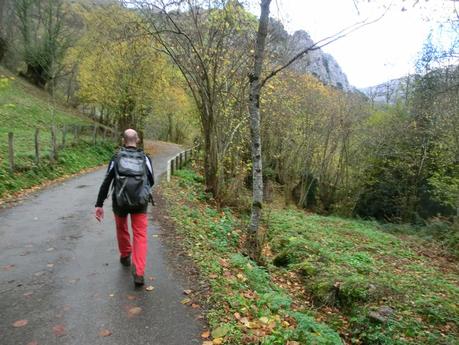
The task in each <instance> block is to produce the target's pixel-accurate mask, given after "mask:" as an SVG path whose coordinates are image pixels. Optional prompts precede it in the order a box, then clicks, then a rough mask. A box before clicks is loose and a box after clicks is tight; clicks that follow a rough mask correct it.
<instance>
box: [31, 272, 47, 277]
mask: <svg viewBox="0 0 459 345" xmlns="http://www.w3.org/2000/svg"><path fill="white" fill-rule="evenodd" d="M43 274H45V272H44V271H40V272H35V273H34V274H33V275H34V276H35V277H39V276H42V275H43Z"/></svg>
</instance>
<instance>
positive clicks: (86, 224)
mask: <svg viewBox="0 0 459 345" xmlns="http://www.w3.org/2000/svg"><path fill="white" fill-rule="evenodd" d="M153 146H154V149H155V151H157V152H158V154H155V155H153V156H152V158H153V164H154V169H155V175H157V176H156V180H158V178H159V175H160V174H161V173H163V172H164V171H165V168H166V161H167V159H168V158H169V157H170V156H172V155H173V154H175V153H176V152H178V151H179V150H180V148H179V147H178V146H176V145H172V144H164V143H154V144H153ZM104 173H105V169H100V170H98V171H96V172H93V173H89V174H86V175H83V176H80V177H76V178H73V179H71V180H68V181H66V182H64V183H61V184H59V185H55V186H53V187H51V188H49V189H47V190H44V191H42V192H40V193H37V194H35V195H34V196H32V197H31V198H30V199H29V200H27V201H25V202H24V203H23V204H21V205H19V206H16V207H13V208H10V209H6V210H2V211H0V343H1V344H2V345H13V344H14V345H21V344H24V345H26V344H29V345H32V344H34V345H36V344H39V345H41V344H46V345H52V344H59V345H67V344H72V345H73V344H74V345H98V344H110V345H130V344H132V345H141V344H151V345H188V344H190V345H191V344H200V343H201V341H200V340H199V334H200V333H201V332H202V329H203V327H204V325H203V324H201V322H200V321H197V316H198V315H197V314H196V313H197V312H196V311H193V310H192V309H191V308H189V307H186V306H184V305H182V304H181V303H180V301H181V300H182V299H183V298H184V296H183V290H184V289H186V288H187V286H184V284H182V283H180V281H181V280H180V279H179V277H177V274H176V273H175V272H174V270H173V269H172V267H170V265H169V264H168V262H167V259H166V256H165V248H164V247H163V245H162V244H161V239H160V237H159V236H158V233H159V232H160V229H159V226H158V224H157V223H155V222H154V221H152V220H150V224H149V228H148V232H149V236H148V237H149V253H148V261H147V270H146V285H152V286H154V290H153V291H151V292H149V291H145V290H144V289H140V290H136V289H134V286H133V283H132V277H131V275H130V271H129V269H127V268H124V267H122V266H121V265H120V263H119V261H118V251H117V244H116V239H115V230H114V221H113V214H112V213H111V202H110V200H107V202H106V203H105V217H106V218H105V220H104V221H103V223H101V224H99V223H98V222H97V221H96V220H95V219H94V216H93V208H94V203H95V199H96V196H97V192H98V188H99V185H100V183H101V182H102V179H103V176H104ZM109 199H110V198H109ZM21 320H27V321H21ZM18 321H19V322H18ZM15 322H16V324H15ZM26 322H27V323H26ZM25 323H26V324H25ZM24 324H25V325H24ZM15 326H20V327H15Z"/></svg>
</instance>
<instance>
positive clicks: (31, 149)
mask: <svg viewBox="0 0 459 345" xmlns="http://www.w3.org/2000/svg"><path fill="white" fill-rule="evenodd" d="M0 123H1V126H0V197H3V196H5V195H8V194H11V193H14V192H17V191H19V190H21V189H24V188H29V187H32V186H34V185H37V184H40V183H41V182H44V181H46V180H51V179H55V178H57V177H60V176H63V175H66V174H71V173H75V172H78V171H80V170H82V169H85V168H89V167H92V166H96V165H99V164H102V163H104V162H105V161H107V160H108V159H109V158H110V157H111V154H112V151H113V148H114V147H113V144H111V143H109V142H104V143H98V145H97V147H93V145H91V144H90V142H91V138H92V130H91V129H90V128H91V126H92V125H93V122H92V121H90V120H89V119H87V118H85V117H83V116H79V115H76V114H74V113H73V111H71V110H68V109H66V108H64V107H63V106H60V105H57V106H56V109H55V112H54V114H53V112H52V108H51V107H50V99H49V96H48V95H47V94H46V92H44V91H41V90H38V89H36V88H34V87H33V86H31V85H29V84H27V83H25V82H24V81H22V80H20V79H15V78H13V77H11V74H9V73H8V72H7V71H5V70H3V69H1V68H0ZM53 123H54V125H55V126H56V128H57V129H58V133H57V142H58V144H59V145H61V144H62V129H63V127H64V126H66V128H67V129H71V128H74V127H75V126H79V127H80V128H84V129H86V132H84V131H82V132H81V133H80V134H79V136H78V141H77V140H75V137H74V135H73V134H74V131H73V130H70V131H69V132H68V133H67V135H66V147H65V148H64V149H61V150H60V151H59V159H58V161H57V162H54V163H51V162H50V160H49V157H50V152H51V126H52V124H53ZM36 128H39V130H40V135H39V143H40V145H39V147H40V163H39V164H36V163H35V146H34V143H35V137H34V136H35V129H36ZM9 132H13V134H14V154H15V167H16V169H15V172H14V173H13V174H11V173H10V172H9V164H8V133H9Z"/></svg>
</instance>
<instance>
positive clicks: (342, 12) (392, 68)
mask: <svg viewBox="0 0 459 345" xmlns="http://www.w3.org/2000/svg"><path fill="white" fill-rule="evenodd" d="M356 3H357V5H358V8H359V11H360V16H359V15H358V12H357V9H356V7H355V5H354V1H353V0H273V2H272V4H271V14H272V16H273V17H275V18H278V19H280V20H281V21H282V22H283V24H284V26H285V28H286V29H287V30H288V31H289V32H293V31H295V30H299V29H303V30H305V31H307V32H308V33H309V34H310V35H311V37H312V39H313V40H314V41H318V40H320V39H321V38H324V37H326V36H329V35H332V34H334V33H336V32H338V31H340V30H341V29H343V28H345V27H347V26H349V25H352V24H354V23H356V22H359V21H362V20H364V19H366V18H370V19H375V18H377V17H379V16H380V15H381V14H382V13H383V12H384V9H383V6H382V5H383V4H385V5H388V4H390V3H393V4H392V6H391V7H390V9H389V11H387V13H386V14H385V16H384V17H383V18H382V19H381V20H380V21H378V22H376V23H374V24H371V25H369V26H366V27H364V28H362V29H360V30H359V31H357V32H354V33H352V34H350V35H349V36H347V37H345V38H342V39H341V40H339V41H337V42H335V43H332V44H331V45H330V46H327V47H325V48H324V51H326V52H328V53H330V54H331V55H333V57H334V58H335V59H336V60H337V61H338V64H339V65H340V66H341V68H342V69H343V71H344V73H346V75H347V76H348V79H349V82H350V83H351V84H352V85H354V86H356V87H365V86H371V85H376V84H379V83H382V82H384V81H387V80H390V79H394V78H398V77H401V76H403V75H406V74H408V73H412V72H414V65H415V62H416V58H417V56H418V53H419V52H420V51H421V49H422V46H423V43H424V41H425V39H426V37H427V35H428V33H429V31H430V28H432V27H436V26H437V25H438V24H437V23H438V21H439V20H441V18H444V17H445V15H446V13H449V14H452V13H453V9H454V7H453V1H451V0H430V1H426V0H420V1H419V3H418V4H417V5H416V6H415V7H413V4H414V3H415V0H406V1H404V2H403V1H402V0H393V1H389V0H387V1H386V0H371V1H370V2H368V0H356ZM403 6H406V9H407V11H402V7H403ZM458 7H459V4H458ZM254 10H255V13H257V14H259V9H258V11H257V10H256V9H254ZM427 17H428V18H430V19H431V20H426V18H427Z"/></svg>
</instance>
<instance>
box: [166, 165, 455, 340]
mask: <svg viewBox="0 0 459 345" xmlns="http://www.w3.org/2000/svg"><path fill="white" fill-rule="evenodd" d="M177 175H178V176H177V177H175V178H173V181H172V183H171V184H168V185H166V186H164V195H165V196H166V198H167V199H168V200H169V204H170V212H171V216H172V218H173V219H174V221H175V223H176V224H177V229H178V231H179V232H181V233H182V234H183V235H184V243H185V245H186V247H187V248H188V249H189V253H190V255H191V256H192V257H193V259H194V260H195V262H196V263H197V265H198V266H199V267H200V269H201V271H202V273H203V277H204V279H206V280H207V281H208V282H209V284H210V286H211V290H212V293H211V296H210V302H211V306H212V307H211V310H210V312H209V321H210V325H211V328H212V329H218V330H220V327H224V328H225V329H224V332H223V333H224V334H225V336H224V340H225V344H258V343H261V344H279V345H280V344H286V343H287V342H288V341H296V342H298V343H299V344H340V343H341V342H342V340H343V341H345V342H346V343H349V344H376V345H378V344H381V345H383V344H387V345H392V344H394V345H396V344H397V345H401V344H439V345H440V344H442V345H447V344H448V345H449V344H451V345H453V344H459V342H458V340H457V339H459V305H458V303H459V267H458V264H457V262H448V261H447V260H446V259H444V258H441V257H437V258H430V257H427V256H425V255H422V254H421V253H420V252H422V251H423V250H422V249H423V248H419V247H417V246H418V244H417V245H416V246H415V245H413V243H410V242H408V241H406V240H402V239H400V238H399V237H397V236H395V235H393V234H389V233H385V232H383V231H381V230H380V226H379V225H378V224H376V223H372V222H365V221H358V220H349V219H342V218H338V217H323V216H318V215H307V214H305V213H304V212H302V211H300V210H297V209H273V210H271V212H265V214H267V215H266V219H265V220H264V222H265V226H266V227H267V228H268V239H267V241H268V243H267V244H268V246H269V248H270V252H271V253H272V254H271V255H270V257H269V258H268V261H269V262H270V263H269V264H268V266H267V267H266V268H263V267H259V266H257V265H256V264H255V263H254V262H252V261H250V260H249V259H247V258H246V257H245V256H243V255H241V254H240V252H239V251H240V248H239V247H240V245H239V244H240V241H241V239H243V238H244V231H243V229H244V228H245V226H244V224H245V223H246V222H247V220H246V219H240V218H239V217H238V215H236V214H233V213H232V212H231V211H230V210H228V209H223V210H219V209H217V208H216V207H215V206H213V203H212V201H211V198H210V197H209V196H208V195H207V194H206V193H204V186H203V184H202V177H200V176H199V175H197V174H196V173H195V172H193V171H191V170H182V171H179V172H178V173H177ZM268 214H269V215H268ZM268 218H269V219H268ZM429 248H430V247H429ZM424 249H425V248H424ZM433 257H434V256H433ZM289 275H294V276H295V277H297V278H299V282H300V283H301V284H302V285H303V288H304V289H305V291H306V294H305V295H304V296H300V297H298V295H295V294H294V293H293V290H290V289H289V287H288V286H289V285H288V284H287V285H286V284H282V287H280V286H278V285H276V284H274V283H273V282H274V281H278V280H276V279H274V277H289ZM290 285H292V284H290ZM298 298H300V299H301V298H303V299H304V300H305V301H308V303H306V304H304V305H308V304H309V305H310V307H309V308H307V309H306V308H305V307H298V305H302V304H297V305H296V306H295V304H296V302H298ZM383 306H387V307H390V308H392V309H393V310H394V313H393V314H392V315H391V316H390V317H388V319H387V322H384V323H380V322H377V321H375V320H373V319H372V318H370V317H369V313H370V312H374V311H377V310H378V308H381V307H383ZM235 313H237V314H236V315H238V316H240V317H245V318H246V319H244V320H243V322H241V319H240V317H235ZM260 320H261V321H260ZM319 320H320V322H319ZM247 321H248V323H247ZM251 322H253V324H251ZM285 322H287V323H288V324H286V323H285ZM266 325H270V327H267V326H266ZM217 333H218V332H217ZM338 334H340V335H341V337H342V340H341V339H340V337H339V335H338ZM298 343H294V342H293V343H292V344H298Z"/></svg>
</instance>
